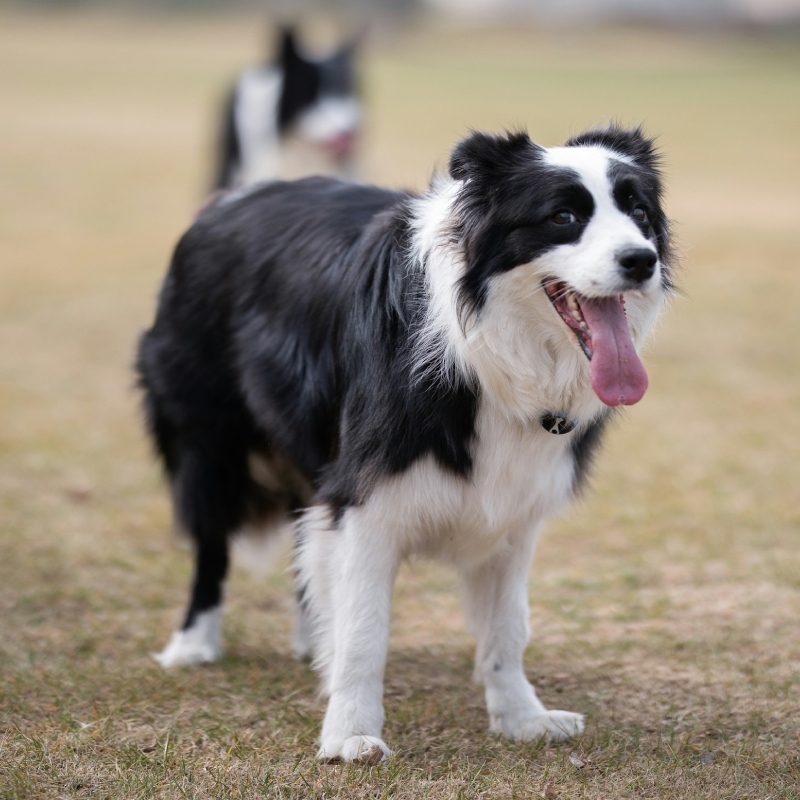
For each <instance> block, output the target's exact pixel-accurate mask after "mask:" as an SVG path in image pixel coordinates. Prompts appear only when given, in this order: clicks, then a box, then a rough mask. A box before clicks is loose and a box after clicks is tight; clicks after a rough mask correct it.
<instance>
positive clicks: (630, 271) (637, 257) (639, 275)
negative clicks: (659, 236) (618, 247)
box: [617, 247, 658, 283]
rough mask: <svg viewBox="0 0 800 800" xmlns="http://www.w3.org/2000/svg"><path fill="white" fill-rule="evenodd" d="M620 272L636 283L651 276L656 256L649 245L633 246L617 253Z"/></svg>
mask: <svg viewBox="0 0 800 800" xmlns="http://www.w3.org/2000/svg"><path fill="white" fill-rule="evenodd" d="M617 261H619V266H620V268H621V269H622V274H623V275H624V276H625V277H626V278H628V279H629V280H632V281H636V283H644V282H645V281H646V280H649V279H650V278H652V277H653V273H654V272H655V271H656V262H657V261H658V256H657V255H656V252H655V250H651V249H650V248H649V247H634V248H631V249H629V250H623V251H622V252H621V253H618V254H617Z"/></svg>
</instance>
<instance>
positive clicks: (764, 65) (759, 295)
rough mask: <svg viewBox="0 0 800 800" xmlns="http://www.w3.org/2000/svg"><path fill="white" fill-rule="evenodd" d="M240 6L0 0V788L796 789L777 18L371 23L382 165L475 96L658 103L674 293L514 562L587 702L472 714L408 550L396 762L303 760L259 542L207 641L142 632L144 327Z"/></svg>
mask: <svg viewBox="0 0 800 800" xmlns="http://www.w3.org/2000/svg"><path fill="white" fill-rule="evenodd" d="M263 39H264V35H263V30H262V26H261V23H260V22H258V21H255V20H253V19H252V18H248V17H235V18H231V17H226V18H219V17H217V18H215V17H209V16H177V17H166V16H165V17H159V18H144V17H136V16H133V17H125V16H110V15H84V14H75V13H73V14H69V15H66V14H65V15H56V14H53V13H51V14H50V15H47V16H45V15H28V16H26V15H21V14H18V13H11V12H3V17H2V20H0V130H2V136H0V175H2V181H0V253H1V254H2V258H1V259H0V273H1V274H2V284H1V285H2V292H0V419H2V426H0V541H2V558H1V559H0V797H2V798H7V799H9V800H10V798H51V797H75V798H83V797H109V798H151V797H153V798H177V797H191V798H194V797H214V798H234V797H236V798H239V797H243V798H251V797H268V798H330V797H344V798H382V797H398V798H431V799H434V798H435V799H436V800H439V799H443V798H472V797H489V798H534V797H545V798H550V799H552V798H564V800H567V799H570V798H667V799H668V800H671V799H672V798H687V800H688V799H691V800H696V799H697V798H752V799H753V800H766V799H767V798H770V799H772V798H797V797H800V740H799V738H798V735H799V734H800V725H799V724H798V710H799V709H800V702H798V688H799V683H800V637H799V636H798V618H800V548H798V528H799V527H800V496H799V492H800V489H798V487H800V460H798V458H797V454H798V452H799V451H800V414H798V408H800V405H799V403H798V401H799V400H800V355H799V354H800V349H798V347H797V333H798V328H797V324H798V323H797V309H796V304H797V297H798V291H800V270H798V267H797V265H798V262H800V240H799V239H798V236H797V220H798V219H800V188H798V187H800V148H798V141H800V44H798V42H797V41H796V40H790V39H781V38H780V37H773V38H758V37H752V36H751V37H749V38H746V37H744V36H741V35H734V34H728V35H722V34H717V35H713V34H710V33H708V32H706V33H705V34H703V35H700V34H697V35H689V34H686V33H684V34H678V33H668V32H661V33H654V32H652V31H642V30H609V31H606V30H596V31H586V32H583V33H569V32H564V31H561V32H557V31H551V32H542V31H539V32H537V31H533V30H530V29H526V28H520V29H517V30H496V31H485V30H484V31H477V30H460V31H447V30H444V29H442V28H441V27H440V26H428V27H427V28H425V29H420V30H412V31H399V32H395V33H389V32H387V31H384V30H381V29H379V30H377V31H376V33H375V38H374V39H373V43H372V45H371V46H370V47H368V49H367V52H366V53H365V55H364V60H363V66H364V70H365V90H366V93H367V97H368V101H369V126H368V129H367V132H366V136H365V151H366V165H365V168H364V170H365V174H366V175H367V176H368V177H369V178H370V179H372V180H375V181H379V182H383V183H387V184H389V185H406V186H411V187H413V188H419V187H422V186H424V185H425V182H426V181H427V178H428V176H429V174H430V172H431V169H432V167H433V166H434V164H436V163H437V162H438V163H439V164H442V163H443V162H444V159H445V158H446V153H447V150H448V147H449V145H450V144H451V143H452V141H453V140H454V139H456V138H457V137H458V136H460V135H462V134H463V133H465V131H466V130H467V129H468V128H470V127H476V128H480V127H489V128H493V129H498V128H499V127H502V126H504V125H507V126H520V125H526V126H527V127H528V129H529V130H530V132H531V134H532V136H533V137H534V138H535V139H536V140H538V141H541V142H542V143H545V144H556V143H559V142H561V141H563V139H564V138H566V137H567V136H568V135H569V134H571V133H574V132H576V131H578V130H580V129H582V128H583V127H585V126H587V125H589V124H593V123H596V122H602V121H604V120H607V119H609V118H612V117H613V118H617V119H620V120H622V121H624V122H626V123H629V122H644V123H645V125H646V127H647V129H648V130H649V131H651V132H653V133H658V134H659V135H660V140H659V141H660V144H661V147H662V148H663V150H664V152H665V165H666V169H667V171H668V174H669V198H668V207H669V210H670V213H671V214H672V215H673V216H674V217H675V218H676V220H677V221H678V226H677V232H678V236H679V239H680V242H681V248H682V251H683V253H684V257H685V258H684V270H683V276H682V281H681V284H682V290H683V295H682V296H681V297H679V298H678V299H676V301H675V303H674V304H673V307H672V309H671V310H670V312H669V313H668V315H667V316H666V317H665V318H664V321H663V323H662V325H661V327H660V330H659V333H658V336H657V337H656V338H655V340H654V342H653V343H652V345H651V347H650V348H649V350H648V355H647V359H646V362H647V365H648V368H649V372H650V377H651V388H650V391H649V392H648V394H647V396H646V397H645V399H644V400H643V401H642V403H641V404H640V405H638V406H636V407H634V408H632V409H630V410H629V411H627V412H626V414H625V416H624V419H623V420H622V421H621V422H620V423H618V424H617V426H616V428H615V430H614V431H613V432H612V434H611V435H610V437H609V440H608V446H607V448H606V450H605V452H604V454H603V455H602V457H601V458H600V459H599V462H598V469H597V475H596V479H595V481H594V486H593V489H592V490H591V491H590V492H589V493H588V494H587V496H586V498H585V499H584V500H583V501H582V502H581V503H580V504H579V505H577V506H576V507H575V508H574V509H572V511H571V512H570V513H569V515H567V516H566V517H565V518H564V519H561V520H556V521H553V522H552V523H551V524H549V525H548V527H547V530H546V532H545V535H544V537H543V539H542V541H541V545H540V548H539V552H538V555H537V560H536V563H535V565H534V569H533V572H532V576H531V577H532V580H531V595H530V596H531V623H532V629H533V635H532V639H531V646H530V648H529V650H528V652H527V657H526V663H527V669H528V672H529V674H530V677H531V678H532V680H533V681H534V682H535V684H536V685H537V686H538V687H539V689H540V695H541V696H542V698H543V700H544V701H545V702H546V703H547V704H549V705H551V706H554V707H560V708H567V709H570V710H580V711H585V712H586V713H587V714H588V725H587V731H586V733H585V734H584V735H582V736H580V737H579V738H578V739H576V740H575V741H573V742H571V743H569V744H567V745H564V746H558V747H542V746H537V745H536V744H527V745H509V744H507V743H505V742H501V741H498V740H495V739H492V738H489V737H488V736H487V733H486V727H487V720H486V716H485V713H484V709H483V700H482V697H481V691H480V690H479V688H478V687H476V686H474V685H473V684H472V683H471V682H470V670H471V658H472V656H471V642H470V639H469V637H468V636H467V634H466V633H465V632H464V630H463V624H462V620H461V616H460V613H459V607H458V597H457V592H456V587H455V585H454V580H453V576H452V574H451V573H450V572H449V571H447V570H446V569H443V568H441V567H438V566H436V565H431V564H427V563H423V562H420V563H415V564H412V565H409V566H408V567H407V568H406V569H404V571H403V573H402V575H401V578H400V581H399V584H398V588H397V594H396V603H395V617H394V621H393V630H392V641H391V652H390V656H389V663H388V667H387V676H386V686H387V692H386V706H387V722H386V739H387V741H388V742H389V743H390V744H391V745H392V746H393V747H394V748H396V749H397V751H398V756H397V757H396V758H395V759H394V760H393V761H392V762H391V763H390V764H389V765H388V766H386V767H377V768H365V767H342V766H319V765H317V764H316V763H315V762H314V761H313V754H314V749H315V738H316V736H317V734H318V731H319V725H320V721H321V714H322V704H321V703H320V702H319V701H318V700H317V699H316V697H315V679H314V676H313V674H312V673H311V671H310V670H309V668H308V667H307V666H305V665H302V664H298V663H296V662H295V661H294V660H293V659H292V657H291V655H290V617H291V602H290V594H291V592H290V577H289V576H288V575H287V574H286V573H285V571H282V570H281V569H279V570H278V571H277V572H273V573H270V574H267V575H261V576H259V575H251V574H249V573H246V572H244V571H243V570H241V569H236V570H235V571H234V573H233V576H232V580H231V581H230V587H229V604H228V613H227V621H226V624H227V627H226V636H225V646H226V651H227V655H226V656H225V658H224V659H223V660H222V661H221V662H220V663H218V664H216V665H213V666H209V667H204V668H198V669H191V670H189V669H187V670H180V671H176V672H170V673H165V672H164V671H162V670H161V669H159V668H158V666H157V665H156V664H155V663H154V662H153V661H152V660H151V658H150V655H149V654H150V653H151V652H152V651H154V650H156V649H158V648H160V647H162V646H163V645H164V643H165V642H166V641H167V639H168V637H169V635H170V633H171V630H172V629H173V627H174V626H175V624H176V623H177V622H178V620H179V617H180V613H181V610H182V606H183V604H184V602H185V599H186V586H187V583H188V580H189V570H190V558H189V553H188V551H187V550H186V548H185V546H184V545H182V544H181V543H180V541H179V540H178V539H177V538H176V537H175V536H174V535H173V534H172V532H171V521H170V516H169V509H168V505H167V496H166V492H165V490H164V486H163V483H162V480H161V477H160V474H159V470H158V468H157V466H156V464H155V463H154V461H153V459H152V458H151V455H150V451H149V448H148V445H147V443H146V441H145V439H144V437H143V434H142V430H141V425H140V414H139V411H138V397H137V393H136V390H135V387H134V378H133V374H132V370H131V363H132V360H133V350H134V343H135V341H136V337H137V336H138V334H139V333H140V332H141V331H142V330H143V329H144V328H145V327H146V326H147V325H148V323H149V321H150V320H151V317H152V313H153V307H154V298H155V293H156V291H157V287H158V282H159V279H160V276H161V275H162V274H163V271H164V269H165V267H166V264H167V260H168V256H169V251H170V249H171V247H172V245H173V243H174V242H175V240H176V238H177V236H178V235H179V234H180V232H181V230H182V229H183V228H184V227H185V225H186V224H187V223H188V221H189V220H190V218H191V215H192V213H193V210H194V208H195V207H196V206H197V205H198V203H199V202H201V200H202V197H203V193H204V190H205V188H206V186H207V181H208V176H209V174H210V171H211V168H210V163H209V148H210V144H211V141H212V134H211V131H212V123H213V120H214V117H215V113H216V109H217V107H218V103H219V96H220V92H221V90H222V88H223V87H224V86H225V84H226V81H227V80H228V78H229V77H230V76H231V74H232V73H233V71H234V70H235V69H236V68H237V66H239V65H241V64H242V63H245V62H247V61H248V59H253V58H255V57H256V56H257V55H258V48H259V46H260V44H261V43H262V42H263ZM283 566H285V561H284V562H283Z"/></svg>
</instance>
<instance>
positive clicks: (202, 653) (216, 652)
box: [153, 608, 222, 669]
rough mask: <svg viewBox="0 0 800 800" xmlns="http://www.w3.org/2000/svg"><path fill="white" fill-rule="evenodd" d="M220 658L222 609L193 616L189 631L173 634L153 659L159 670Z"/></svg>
mask: <svg viewBox="0 0 800 800" xmlns="http://www.w3.org/2000/svg"><path fill="white" fill-rule="evenodd" d="M221 655H222V609H220V608H214V609H211V610H210V611H204V612H202V613H201V614H198V615H197V619H195V621H194V623H193V624H192V627H191V628H187V629H186V630H182V631H176V632H175V633H173V634H172V638H171V639H170V640H169V644H168V645H167V646H166V647H165V648H164V649H163V650H162V651H161V652H160V653H153V658H154V659H155V660H156V661H158V663H159V664H161V666H162V667H165V668H167V669H168V668H169V667H182V666H185V665H187V664H202V663H208V662H211V661H217V660H218V659H219V658H220V656H221Z"/></svg>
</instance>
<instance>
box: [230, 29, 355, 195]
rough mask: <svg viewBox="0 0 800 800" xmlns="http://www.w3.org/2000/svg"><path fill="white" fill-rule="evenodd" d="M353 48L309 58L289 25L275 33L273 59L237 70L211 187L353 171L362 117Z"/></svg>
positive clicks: (245, 184)
mask: <svg viewBox="0 0 800 800" xmlns="http://www.w3.org/2000/svg"><path fill="white" fill-rule="evenodd" d="M357 43H358V39H357V38H355V39H353V40H352V41H350V42H348V43H347V44H345V45H344V46H342V47H341V48H340V49H338V50H336V51H335V52H333V53H332V54H330V55H328V56H326V57H323V58H311V57H309V56H307V55H306V54H304V53H302V52H301V50H300V48H299V47H298V44H297V39H296V36H295V32H294V30H293V29H292V28H284V29H282V30H281V33H280V37H279V46H278V53H277V56H276V58H275V60H274V61H273V62H272V63H269V64H267V65H265V66H260V67H255V68H253V69H248V70H246V71H245V72H243V73H242V74H241V75H240V76H239V78H238V80H237V81H236V84H235V85H234V87H233V89H232V90H231V92H230V95H229V97H228V99H227V101H226V104H225V117H224V123H223V129H222V136H221V141H220V153H219V159H218V169H217V175H216V179H215V183H214V188H215V189H231V188H238V187H242V186H248V185H250V184H253V183H257V182H258V181H263V180H270V179H273V178H279V177H280V178H296V177H300V176H303V175H310V174H315V175H339V176H347V175H350V174H352V171H353V168H354V158H353V153H354V145H355V143H356V139H357V135H358V131H359V126H360V123H361V117H362V107H361V102H360V100H359V97H358V93H357V86H356V79H355V69H354V57H355V51H356V48H357Z"/></svg>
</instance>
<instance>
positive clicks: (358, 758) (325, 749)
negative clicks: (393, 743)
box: [317, 736, 393, 767]
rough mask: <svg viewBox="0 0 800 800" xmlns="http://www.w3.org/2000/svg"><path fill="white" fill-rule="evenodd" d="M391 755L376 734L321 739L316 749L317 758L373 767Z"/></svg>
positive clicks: (384, 743)
mask: <svg viewBox="0 0 800 800" xmlns="http://www.w3.org/2000/svg"><path fill="white" fill-rule="evenodd" d="M392 755H393V754H392V751H391V750H390V749H389V748H388V747H387V746H386V742H384V741H383V740H382V739H379V738H378V737H377V736H348V737H347V738H345V739H335V738H330V739H326V740H325V741H323V742H322V745H321V746H320V748H319V750H318V751H317V760H318V761H325V762H328V761H345V762H348V763H350V764H364V765H365V766H368V767H373V766H375V765H376V764H380V763H381V761H386V759H387V758H390V757H391V756H392Z"/></svg>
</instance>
